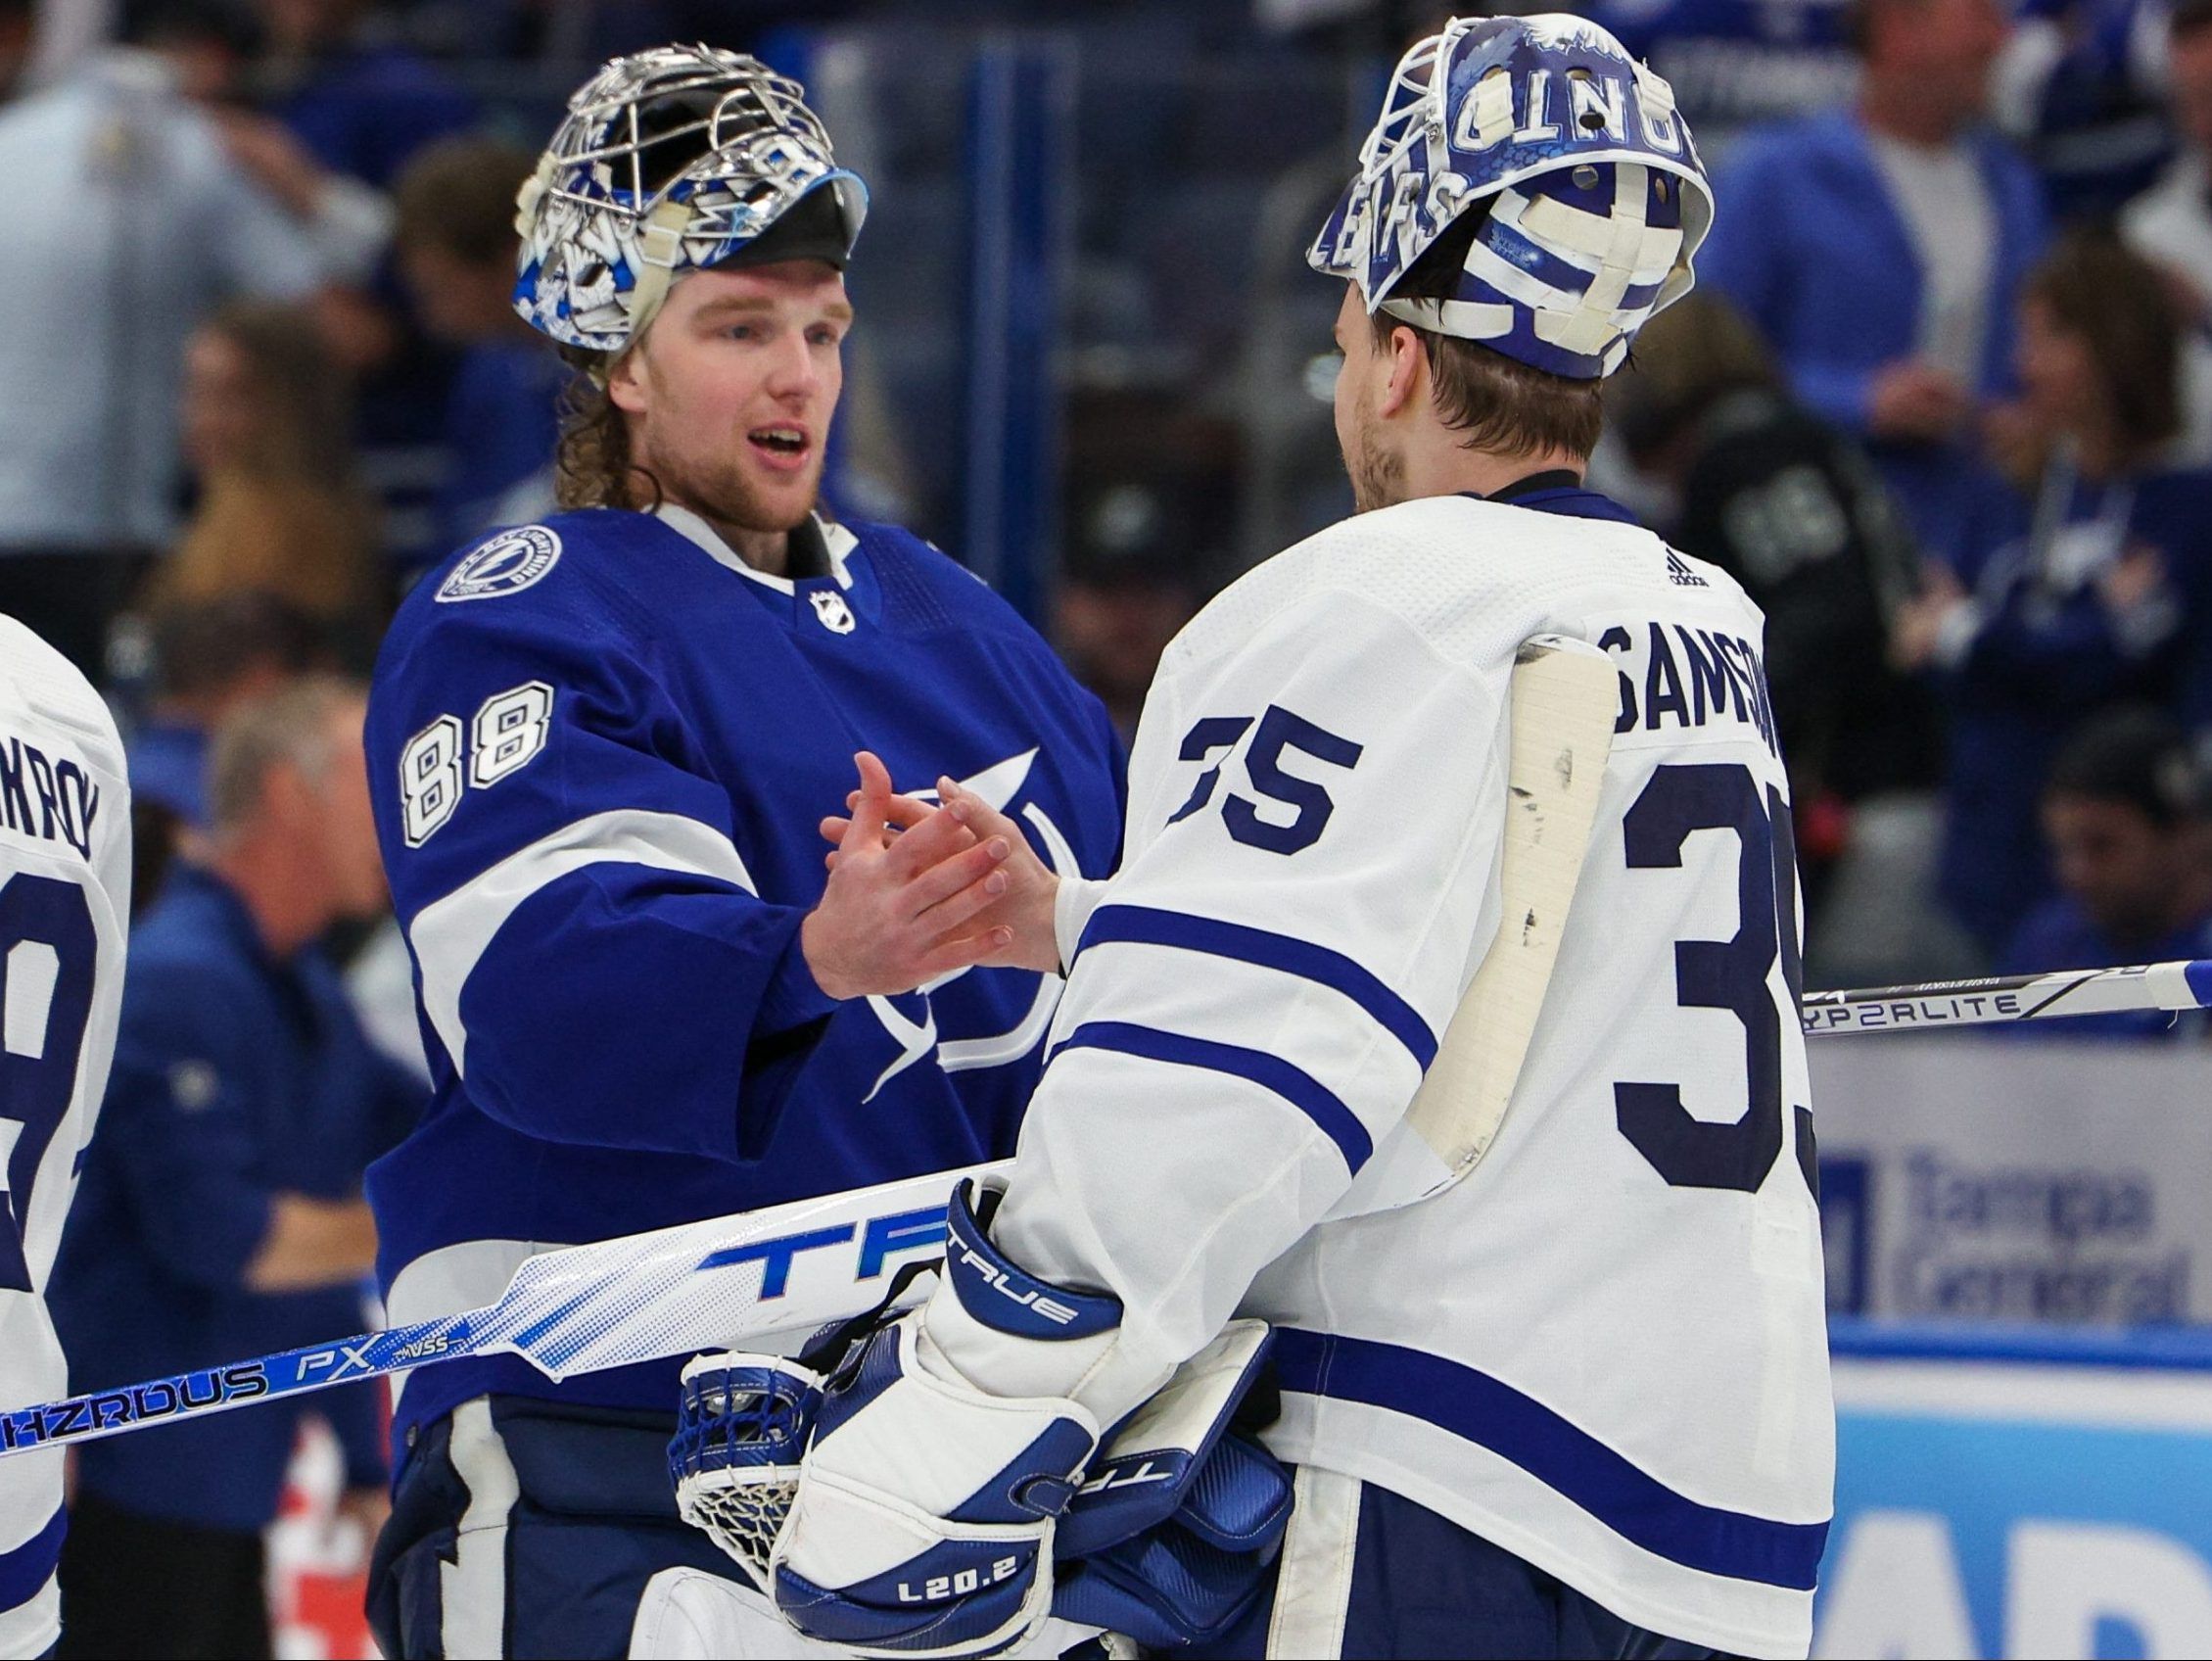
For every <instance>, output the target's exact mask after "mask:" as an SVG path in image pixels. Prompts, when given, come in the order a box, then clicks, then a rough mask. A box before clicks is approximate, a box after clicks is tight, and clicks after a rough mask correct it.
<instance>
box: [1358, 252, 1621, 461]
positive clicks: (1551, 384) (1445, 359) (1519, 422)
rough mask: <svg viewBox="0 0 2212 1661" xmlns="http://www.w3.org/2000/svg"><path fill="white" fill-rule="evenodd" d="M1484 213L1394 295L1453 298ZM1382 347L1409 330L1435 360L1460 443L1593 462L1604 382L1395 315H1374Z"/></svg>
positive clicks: (1433, 375) (1438, 397)
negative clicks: (1536, 364)
mask: <svg viewBox="0 0 2212 1661" xmlns="http://www.w3.org/2000/svg"><path fill="white" fill-rule="evenodd" d="M1483 216H1484V215H1483V213H1474V214H1466V215H1464V216H1463V217H1462V218H1461V219H1460V221H1459V222H1458V223H1457V224H1454V225H1452V226H1451V227H1450V228H1449V229H1447V230H1446V231H1445V232H1444V234H1443V235H1442V236H1441V237H1439V238H1437V239H1436V241H1435V243H1434V244H1433V245H1432V246H1431V247H1430V249H1429V251H1428V252H1427V253H1425V254H1423V255H1422V256H1421V258H1420V259H1419V260H1418V261H1415V262H1414V266H1413V269H1412V270H1410V271H1408V272H1407V273H1406V274H1405V276H1404V278H1403V279H1402V280H1401V281H1400V282H1399V284H1398V286H1397V287H1396V288H1395V289H1394V290H1392V291H1391V298H1392V299H1393V300H1444V299H1449V298H1450V296H1451V292H1452V288H1453V286H1454V284H1455V282H1456V281H1457V278H1458V276H1459V270H1460V266H1461V264H1462V263H1463V262H1464V261H1465V260H1466V258H1467V248H1468V245H1469V244H1470V243H1471V242H1473V241H1474V240H1475V233H1476V231H1477V230H1478V229H1479V228H1480V227H1481V225H1482V221H1483ZM1368 322H1369V324H1370V325H1371V326H1372V327H1373V328H1374V330H1375V344H1376V346H1377V348H1378V349H1380V350H1382V351H1385V352H1388V350H1389V347H1390V337H1391V335H1392V334H1394V333H1395V332H1396V331H1397V330H1399V329H1410V330H1411V331H1412V332H1413V335H1414V337H1415V338H1416V339H1418V340H1419V341H1420V342H1421V349H1422V352H1423V354H1424V355H1425V356H1427V357H1428V359H1429V379H1430V386H1431V395H1430V396H1431V397H1432V399H1433V400H1434V401H1435V406H1436V413H1437V414H1438V415H1439V416H1441V417H1442V418H1443V423H1444V425H1445V426H1447V427H1449V428H1451V429H1452V431H1454V432H1456V433H1459V434H1461V435H1463V436H1462V437H1461V439H1460V441H1459V442H1460V446H1461V448H1462V449H1465V450H1480V451H1488V452H1489V453H1491V454H1495V455H1522V454H1531V453H1534V452H1536V451H1547V450H1563V451H1567V452H1568V453H1569V454H1571V455H1577V456H1580V457H1582V458H1584V459H1587V458H1588V456H1589V453H1590V451H1593V450H1595V449H1596V448H1597V442H1598V435H1599V434H1600V433H1601V432H1602V431H1603V430H1604V426H1605V405H1604V403H1602V401H1601V399H1600V394H1599V389H1600V388H1601V386H1602V385H1603V382H1601V381H1596V380H1589V381H1577V380H1570V379H1568V377H1566V376H1565V375H1551V374H1546V373H1545V372H1544V371H1543V370H1541V369H1531V368H1530V367H1529V365H1528V364H1526V363H1518V362H1515V361H1514V360H1513V359H1512V358H1510V357H1507V356H1503V355H1502V354H1500V353H1496V352H1492V351H1491V350H1490V349H1489V348H1488V347H1485V346H1479V345H1477V344H1476V343H1475V342H1474V341H1471V340H1460V339H1458V338H1457V337H1455V336H1452V335H1442V334H1437V333H1435V332H1434V331H1432V330H1429V329H1424V328H1422V327H1420V326H1419V325H1418V324H1414V323H1408V322H1406V321H1404V320H1403V319H1402V318H1398V317H1392V316H1391V315H1389V314H1388V312H1385V311H1377V312H1374V313H1372V314H1371V315H1370V316H1369V317H1368Z"/></svg>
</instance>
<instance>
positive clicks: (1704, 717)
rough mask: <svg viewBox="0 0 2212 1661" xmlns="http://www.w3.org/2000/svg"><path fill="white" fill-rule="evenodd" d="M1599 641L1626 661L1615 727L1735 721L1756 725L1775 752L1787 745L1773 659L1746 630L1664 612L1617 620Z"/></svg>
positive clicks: (1625, 729)
mask: <svg viewBox="0 0 2212 1661" xmlns="http://www.w3.org/2000/svg"><path fill="white" fill-rule="evenodd" d="M1597 643H1598V644H1599V645H1600V646H1601V647H1603V648H1604V649H1605V650H1606V651H1609V652H1611V653H1613V654H1614V655H1615V656H1616V657H1617V658H1618V659H1619V660H1620V665H1621V715H1620V718H1619V719H1618V720H1617V721H1615V723H1614V725H1613V730H1614V731H1615V732H1616V733H1628V732H1633V731H1635V730H1636V729H1637V728H1639V727H1640V728H1642V729H1643V730H1644V731H1645V732H1647V733H1657V732H1660V731H1662V730H1664V729H1667V728H1692V727H1704V726H1707V725H1709V724H1711V723H1714V722H1719V721H1733V722H1737V723H1740V724H1742V725H1744V726H1747V727H1751V728H1753V729H1755V730H1756V731H1757V732H1758V734H1759V736H1760V740H1761V742H1763V743H1764V744H1765V746H1766V749H1767V752H1768V753H1769V754H1772V755H1779V754H1780V753H1781V750H1780V743H1779V739H1778V738H1777V737H1776V736H1775V730H1774V705H1773V703H1772V701H1771V700H1770V699H1769V698H1768V696H1767V692H1766V665H1765V660H1763V659H1762V658H1761V657H1760V655H1759V648H1758V647H1757V646H1755V645H1753V644H1752V643H1751V642H1750V641H1747V640H1744V639H1742V638H1741V637H1740V636H1735V635H1728V634H1723V633H1721V632H1720V631H1718V630H1716V629H1692V628H1690V627H1688V626H1687V625H1684V624H1681V623H1661V622H1659V621H1658V620H1657V619H1651V620H1648V621H1639V622H1636V623H1630V624H1622V623H1616V624H1614V625H1613V626H1612V627H1611V628H1609V629H1607V630H1606V631H1605V632H1604V633H1603V634H1601V635H1599V636H1598V641H1597Z"/></svg>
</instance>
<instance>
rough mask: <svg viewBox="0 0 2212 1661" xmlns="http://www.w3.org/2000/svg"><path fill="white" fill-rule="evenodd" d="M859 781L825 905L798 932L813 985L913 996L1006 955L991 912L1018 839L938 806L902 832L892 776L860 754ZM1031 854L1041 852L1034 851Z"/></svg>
mask: <svg viewBox="0 0 2212 1661" xmlns="http://www.w3.org/2000/svg"><path fill="white" fill-rule="evenodd" d="M853 759H854V761H855V763H856V764H857V765H858V767H859V768H860V782H861V787H860V792H859V795H858V797H857V798H856V801H855V805H854V808H853V815H852V818H851V819H850V821H848V822H847V823H846V825H845V828H844V831H843V834H842V835H840V836H839V838H838V845H837V857H836V859H835V861H834V862H833V863H832V865H831V867H830V872H829V882H828V886H827V887H825V888H824V890H823V895H822V903H821V904H820V905H818V906H816V907H815V909H814V910H813V911H812V912H811V913H809V914H808V916H807V920H806V922H805V923H804V924H803V925H801V926H800V929H799V944H800V949H801V950H802V951H804V952H805V953H806V955H807V967H808V968H809V969H810V970H812V971H813V972H814V977H815V981H816V984H818V985H819V986H821V988H822V989H823V990H824V992H826V993H828V994H829V995H830V996H831V997H833V998H861V997H868V996H870V995H872V994H885V995H887V994H891V993H897V992H911V991H913V990H914V989H915V988H916V987H917V986H919V985H921V984H922V983H923V982H924V981H928V980H934V979H935V978H936V977H937V976H938V975H940V974H947V973H951V972H952V971H954V970H957V969H965V968H968V967H969V966H970V965H973V964H980V963H991V962H999V961H1002V958H1001V954H1004V953H1006V952H1008V951H1010V950H1012V947H1013V944H1014V931H1013V929H1012V927H1011V926H1009V925H1006V924H1005V923H1003V922H997V921H993V920H992V919H991V918H989V917H988V916H986V913H988V912H989V911H990V910H991V908H993V907H994V906H995V905H997V904H998V902H999V901H1000V900H1001V899H1002V898H1003V897H1004V896H1005V895H1006V894H1007V893H1008V891H1009V889H1010V886H1011V884H1010V880H1009V878H1008V876H1007V873H1006V872H1005V870H1004V869H1002V868H1003V867H1004V866H1005V864H1006V863H1007V860H1008V857H1009V856H1010V855H1011V854H1012V852H1013V849H1014V843H1015V842H1021V844H1022V846H1023V848H1024V850H1026V848H1027V845H1028V844H1027V842H1026V841H1025V840H1024V839H1023V838H1022V837H1021V835H1020V833H1019V832H1018V831H1016V832H1015V833H1014V835H1013V837H1012V838H1011V839H1010V838H1009V837H1007V836H1006V835H1004V834H1000V833H997V832H994V831H988V830H987V831H984V832H983V833H981V834H978V833H977V831H976V830H970V829H969V827H968V826H967V825H966V824H965V823H964V822H963V818H962V816H961V815H958V814H953V813H947V812H937V813H931V814H929V815H928V816H927V817H926V818H924V819H921V820H919V821H918V823H916V824H915V825H914V827H913V829H911V830H902V831H901V832H900V833H899V834H898V835H896V836H888V835H887V826H888V824H889V823H890V819H891V815H892V813H893V811H894V810H893V808H892V802H893V800H894V797H893V795H892V791H891V776H890V774H889V773H888V772H886V771H885V769H884V766H883V763H882V762H881V761H879V760H878V759H877V758H876V757H875V756H873V755H871V753H869V752H868V751H866V750H863V751H862V752H861V753H860V754H859V755H857V756H855V757H854V758H853ZM1031 857H1032V858H1034V856H1033V855H1032V856H1031Z"/></svg>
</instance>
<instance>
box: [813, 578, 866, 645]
mask: <svg viewBox="0 0 2212 1661" xmlns="http://www.w3.org/2000/svg"><path fill="white" fill-rule="evenodd" d="M807 598H809V599H811V600H812V601H814V614H815V615H816V616H817V617H819V618H821V619H822V626H823V627H824V629H827V630H828V631H829V632H830V633H831V634H832V635H849V634H851V633H852V632H853V630H854V628H855V626H856V625H855V622H854V618H853V608H852V607H851V606H849V605H847V604H846V603H845V596H844V595H843V594H841V593H835V592H833V591H831V590H829V589H819V590H817V591H816V592H815V593H810V594H809V595H807Z"/></svg>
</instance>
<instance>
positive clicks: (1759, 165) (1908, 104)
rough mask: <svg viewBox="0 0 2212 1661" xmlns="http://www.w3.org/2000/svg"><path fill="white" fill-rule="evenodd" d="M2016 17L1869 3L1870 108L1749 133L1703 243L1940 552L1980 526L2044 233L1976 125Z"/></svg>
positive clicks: (1738, 297) (1864, 86)
mask: <svg viewBox="0 0 2212 1661" xmlns="http://www.w3.org/2000/svg"><path fill="white" fill-rule="evenodd" d="M2005 26H2006V25H2005V20H2004V14H2003V12H2002V11H2001V10H2000V8H1999V6H1998V4H1997V0H1858V8H1857V11H1856V13H1855V27H1856V39H1857V41H1858V44H1859V51H1860V55H1861V59H1862V62H1863V66H1864V68H1863V74H1862V77H1861V80H1860V87H1859V99H1858V102H1857V104H1856V105H1855V106H1853V107H1851V108H1848V109H1842V110H1836V111H1831V112H1827V113H1824V114H1820V115H1815V116H1811V117H1808V118H1806V119H1802V120H1798V121H1793V122H1789V123H1786V124H1782V125H1777V126H1771V127H1767V128H1765V129H1762V130H1760V131H1758V132H1755V133H1751V134H1748V135H1746V136H1745V137H1744V138H1743V139H1742V140H1741V141H1740V143H1739V144H1738V145H1737V146H1736V148H1735V150H1734V151H1733V152H1732V153H1731V155H1730V158H1729V162H1728V165H1727V166H1724V167H1723V168H1722V169H1721V170H1720V173H1719V175H1718V177H1717V178H1716V179H1715V181H1714V192H1715V195H1716V196H1717V197H1718V199H1719V200H1720V201H1721V202H1723V203H1725V204H1726V211H1725V212H1724V213H1722V214H1720V215H1719V217H1718V220H1717V221H1716V223H1715V226H1714V234H1713V235H1712V236H1711V237H1710V238H1708V239H1707V241H1706V244H1705V246H1704V247H1703V248H1702V249H1701V250H1699V253H1698V276H1699V278H1700V280H1701V281H1702V282H1704V283H1705V284H1707V285H1709V286H1710V287H1712V288H1714V289H1716V290H1718V292H1720V293H1722V294H1724V295H1726V296H1727V297H1728V298H1729V299H1731V300H1733V301H1734V302H1735V303H1736V304H1737V305H1738V306H1739V307H1741V308H1743V309H1744V311H1745V312H1746V313H1747V314H1748V315H1749V316H1750V317H1751V319H1752V320H1753V321H1754V322H1755V323H1757V324H1758V325H1759V327H1760V328H1761V330H1762V331H1764V332H1765V335H1766V337H1767V338H1768V339H1769V340H1770V341H1771V342H1772V343H1773V345H1774V347H1775V350H1776V351H1777V352H1778V353H1779V354H1780V356H1781V358H1782V361H1783V363H1784V365H1785V367H1786V368H1787V370H1788V372H1789V377H1790V381H1791V384H1792V386H1793V388H1794V390H1795V391H1796V393H1797V395H1798V397H1799V398H1800V399H1802V400H1803V401H1804V403H1806V404H1807V405H1808V406H1809V407H1810V408H1812V411H1813V412H1814V413H1815V414H1818V415H1820V416H1822V417H1823V418H1825V419H1826V420H1827V421H1829V422H1830V423H1831V424H1833V425H1835V426H1838V427H1841V428H1842V429H1843V430H1844V431H1846V432H1848V433H1850V434H1852V435H1853V436H1855V437H1857V438H1859V439H1861V440H1863V441H1864V442H1865V443H1866V445H1867V446H1868V449H1869V451H1870V453H1871V454H1872V456H1873V458H1874V460H1875V462H1876V464H1877V465H1878V466H1879V467H1880V469H1881V471H1882V473H1883V475H1884V477H1885V478H1886V479H1887V481H1888V483H1889V485H1890V488H1891V489H1892V490H1893V491H1894V492H1895V493H1896V495H1897V498H1898V500H1899V502H1900V504H1901V505H1902V506H1903V508H1904V510H1905V513H1906V518H1907V520H1908V521H1909V522H1910V523H1911V525H1912V528H1913V530H1914V532H1915V533H1916V534H1917V536H1918V538H1919V541H1920V544H1921V546H1922V547H1923V548H1924V549H1926V550H1927V552H1929V553H1930V554H1931V555H1933V556H1935V557H1937V558H1949V557H1954V553H1953V550H1954V549H1956V548H1958V547H1959V546H1963V545H1964V543H1965V542H1966V541H1967V540H1968V538H1969V536H1970V534H1971V533H1970V524H1971V519H1972V515H1973V512H1974V510H1975V503H1976V493H1977V491H1978V489H1979V488H1980V485H1979V481H1978V479H1977V472H1978V468H1977V466H1976V445H1975V430H1976V426H1977V423H1978V419H1979V416H1980V414H1981V411H1982V409H1983V408H1984V406H1985V405H1986V404H1988V403H1990V402H1991V401H1993V400H1995V399H1997V398H1998V397H1999V396H2000V395H2001V394H2003V393H2004V392H2005V391H2007V390H2008V388H2009V387H2010V384H2011V354H2012V328H2013V306H2014V303H2015V301H2016V299H2017V297H2018V294H2019V289H2020V284H2021V281H2022V280H2023V279H2024V277H2025V276H2026V274H2027V272H2028V270H2029V268H2030V267H2031V266H2032V265H2033V264H2034V262H2035V261H2036V259H2037V258H2038V256H2039V255H2040V254H2041V253H2042V251H2043V246H2044V242H2045V214H2044V206H2043V201H2042V196H2041V189H2040V186H2039V184H2038V182H2037V180H2036V176H2035V173H2034V171H2033V170H2032V169H2031V168H2030V167H2029V166H2028V164H2027V163H2026V162H2025V161H2024V160H2022V159H2021V157H2020V156H2019V155H2018V154H2017V153H2016V152H2015V151H2014V150H2013V149H2012V148H2011V147H2010V146H2009V145H2007V144H2006V143H2005V142H2004V141H2003V140H2002V139H2001V138H1999V137H1998V136H1997V135H1996V134H1994V133H1993V132H1991V131H1989V130H1987V128H1986V127H1985V126H1984V125H1983V124H1982V123H1983V119H1984V116H1985V112H1986V109H1987V106H1988V102H1989V80H1990V69H1991V66H1992V64H1993V63H1994V61H1995V60H1996V57H1997V54H1998V52H1999V50H2000V48H2001V46H2002V45H2003V43H2004V37H2005Z"/></svg>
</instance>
